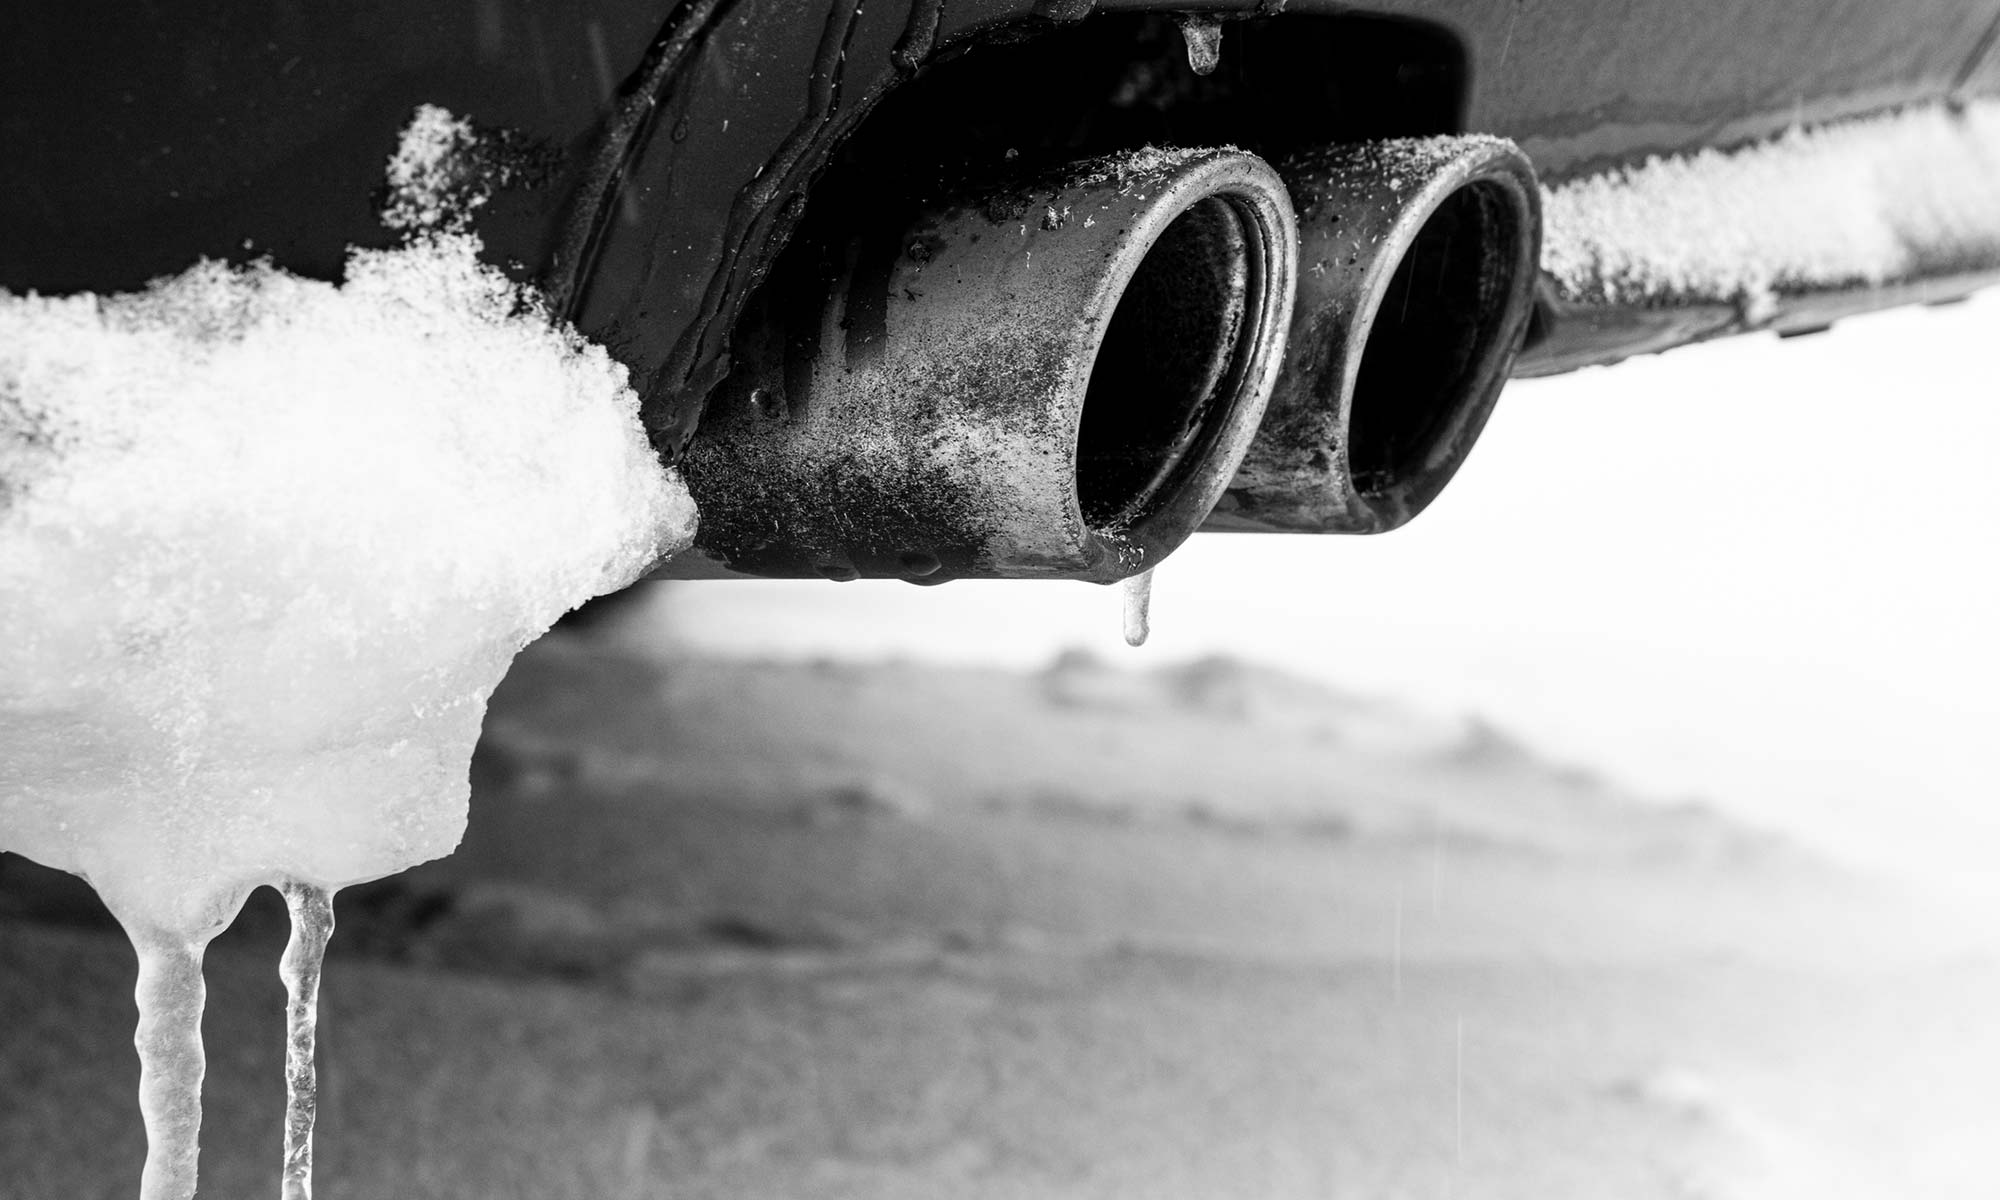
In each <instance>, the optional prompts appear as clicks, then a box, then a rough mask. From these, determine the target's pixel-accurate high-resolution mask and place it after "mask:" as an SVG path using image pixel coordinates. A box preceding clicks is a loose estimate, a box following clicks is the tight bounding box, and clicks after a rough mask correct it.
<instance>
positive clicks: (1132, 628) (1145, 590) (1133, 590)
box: [1118, 567, 1153, 646]
mask: <svg viewBox="0 0 2000 1200" xmlns="http://www.w3.org/2000/svg"><path fill="white" fill-rule="evenodd" d="M1118 586H1119V587H1120V588H1122V589H1123V590H1124V592H1125V644H1126V645H1128V646H1143V645H1145V644H1146V638H1147V637H1148V636H1150V635H1151V634H1152V632H1153V616H1152V609H1153V569H1152V568H1151V567H1148V568H1147V569H1146V570H1144V571H1141V572H1139V573H1138V574H1137V575H1134V576H1132V577H1131V578H1129V579H1127V580H1126V581H1125V582H1123V583H1121V584H1119V585H1118Z"/></svg>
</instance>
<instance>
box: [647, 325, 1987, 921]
mask: <svg viewBox="0 0 2000 1200" xmlns="http://www.w3.org/2000/svg"><path fill="white" fill-rule="evenodd" d="M1996 347H2000V295H1988V296H1985V297H1982V298H1980V299H1976V300H1975V301H1973V302H1972V303H1969V304H1965V305H1959V306H1955V307H1952V308H1945V309H1914V310H1902V311H1898V312H1892V313H1887V314H1882V315H1878V316H1873V317H1868V318H1863V319H1857V320H1853V321H1849V322H1845V323H1843V324H1842V325H1840V326H1839V327H1837V328H1836V329H1835V330H1834V331H1832V332H1831V333H1829V334H1825V335H1821V336H1818V337H1813V338H1805V339H1798V340H1793V341H1786V342H1779V341H1777V340H1775V339H1773V338H1770V337H1753V338H1737V339H1731V340H1727V341H1723V342H1718V343H1713V344H1710V345H1706V346H1698V347H1692V348H1689V349H1685V350H1680V351H1676V352H1674V353H1672V354H1669V355H1665V356H1662V357H1658V358H1651V359H1644V360H1638V361H1633V362H1628V363H1625V364H1622V365H1620V366H1618V367H1616V368H1612V369H1608V370H1602V369H1600V370H1590V371H1585V372H1581V373H1578V374H1574V375H1569V376H1565V377H1561V378H1557V379H1552V380H1542V381H1529V382H1520V383H1515V384H1513V385H1512V386H1511V387H1510V388H1509V389H1508V391H1507V393H1506V395H1505V397H1504V398H1503V401H1502V403H1501V405H1500V408H1499V411H1498V412H1497V414H1496V415H1495V416H1494V418H1493V421H1492V423H1491V425H1490V426H1489V427H1488V431H1487V433H1486V436H1485V437H1484V439H1483V440H1482V441H1481V443H1480V445H1479V447H1478V449H1477V451H1476V452H1475V453H1474V454H1473V456H1472V459H1471V461H1470V462H1469V463H1468V464H1467V465H1466V467H1465V469H1464V470H1463V471H1462V472H1461V473H1460V475H1459V477H1458V479H1457V480H1456V481H1455V482H1454V483H1453V485H1452V486H1451V488H1450V489H1449V490H1447V491H1446V493H1445V494H1444V496H1443V497H1442V498H1441V499H1440V500H1439V501H1438V502H1437V503H1436V504H1435V505H1434V506H1433V507H1432V509H1431V510H1430V511H1429V512H1428V513H1426V514H1425V515H1424V516H1423V517H1421V518H1420V519H1418V520H1417V521H1416V522H1415V523H1414V524H1413V525H1411V526H1409V527H1408V528H1406V529H1404V530H1401V531H1399V532H1397V533H1395V534H1393V535H1389V536H1386V537H1376V538H1304V537H1268V536H1243V535H1236V536H1232V535H1205V536H1200V537H1197V538H1195V539H1194V540H1193V541H1192V542H1191V543H1189V544H1188V545H1187V546H1185V547H1183V548H1182V549H1181V550H1180V551H1179V552H1178V553H1176V554H1175V555H1174V556H1173V557H1172V558H1171V559H1169V560H1168V561H1167V562H1166V564H1165V565H1164V566H1163V567H1162V568H1161V569H1160V571H1159V574H1158V584H1157V587H1156V590H1155V596H1154V612H1153V617H1154V620H1153V631H1154V636H1153V641H1152V643H1151V644H1149V645H1148V646H1147V647H1146V648H1144V649H1143V650H1138V651H1131V650H1126V649H1125V647H1124V646H1123V644H1122V642H1121V641H1120V640H1119V605H1118V596H1117V594H1116V592H1115V591H1113V590H1110V589H1100V588H1095V587H1092V586H1090V585H1084V584H1047V583H1027V584H1013V583H1000V584H981V583H958V584H952V585H949V586H947V587H943V588H915V587H910V586H908V585H905V584H900V583H855V584H845V585H834V584H826V583H796V584H793V583H716V584H693V585H684V586H680V587H677V588H674V589H673V591H672V592H671V593H669V594H668V595H666V596H663V597H662V599H663V600H664V601H665V602H666V608H667V609H668V611H669V612H671V613H672V614H673V617H674V625H675V627H676V629H677V631H678V632H679V634H680V636H682V637H684V638H687V639H689V640H692V641H695V642H697V643H700V644H705V645H708V646H713V647H719V648H728V649H733V650H743V651H750V652H758V653H808V654H839V655H856V656H862V657H873V656H877V655H882V654H891V653H894V654H908V655H915V656H924V657H934V658H941V659H950V660H957V661H985V662H994V661H997V662H1015V663H1021V662H1026V663H1039V662H1041V661H1044V660H1046V659H1047V658H1048V656H1049V655H1051V654H1052V653H1054V652H1055V651H1056V650H1057V649H1058V648H1060V647H1063V646H1067V645H1088V646H1092V647H1096V648H1099V649H1101V650H1102V651H1103V652H1104V653H1105V654H1107V655H1120V656H1123V658H1124V660H1125V661H1129V662H1132V663H1134V664H1135V665H1136V664H1144V663H1147V662H1154V663H1157V662H1161V661H1165V660H1168V659H1173V658H1180V657H1186V656H1189V655H1193V654H1197V653H1202V652H1206V651H1211V650H1223V651H1229V652H1232V653H1237V654H1241V655H1245V656H1248V657H1253V658H1257V659H1262V660H1267V661H1272V662H1277V663H1281V664H1285V665H1288V666H1290V667H1292V668H1293V669H1295V670H1299V671H1303V672H1309V673H1312V674H1316V675H1320V676H1324V677H1326V678H1329V679H1331V680H1333V681H1334V682H1336V683H1339V684H1342V685H1344V686H1347V687H1350V688H1355V689H1361V690H1369V691H1379V692H1386V693H1392V694H1395V695H1398V696H1401V697H1404V698H1405V699H1408V700H1411V701H1415V702H1417V703H1419V704H1424V705H1428V706H1430V707H1434V708H1440V709H1446V710H1471V709H1476V710H1478V711H1480V712H1483V713H1485V714H1487V715H1488V716H1490V717H1491V718H1493V719H1494V720H1496V721H1498V722H1499V723H1501V724H1503V725H1506V726H1510V727H1512V728H1515V729H1517V730H1520V731H1521V732H1523V733H1524V734H1526V735H1528V736H1529V737H1530V739H1531V740H1533V741H1535V742H1536V743H1538V744H1540V745H1541V746H1543V747H1544V748H1546V749H1547V750H1549V751H1551V752H1553V753H1554V754H1555V755H1557V756H1559V757H1563V758H1566V759H1569V760H1572V761H1577V762H1582V763H1587V764H1590V765H1593V766H1597V767H1600V768H1602V769H1605V770H1608V771H1609V772H1610V773H1612V774H1614V775H1617V776H1619V777H1620V778H1622V779H1623V780H1625V781H1626V782H1628V783H1630V784H1631V785H1633V786H1635V787H1638V788H1641V789H1644V790H1647V791H1650V792H1657V793H1660V794H1662V795H1666V796H1684V795H1699V796H1701V797H1704V798H1706V799H1709V800H1711V801H1713V802H1715V803H1717V804H1719V805H1721V806H1723V807H1725V808H1728V809H1730V810H1732V811H1735V812H1738V813H1741V814H1744V815H1746V816H1748V817H1751V818H1752V819H1755V820H1758V821H1761V822H1764V823H1767V824H1772V825H1777V826H1781V827H1784V828H1787V829H1791V830H1794V831H1796V832H1799V833H1802V834H1804V835H1806V836H1808V837H1811V838H1813V839H1816V840H1817V841H1818V842H1820V843H1821V844H1822V845H1823V846H1826V847H1827V848H1830V849H1833V850H1835V851H1837V852H1844V853H1846V854H1848V855H1850V856H1853V857H1859V858H1863V859H1869V860H1875V861H1880V862H1886V863H1889V864H1893V865H1898V866H1901V867H1904V868H1911V869H1915V870H1917V871H1919V872H1921V873H1923V874H1924V875H1926V876H1927V877H1929V878H1931V879H1932V880H1933V881H1936V882H1942V883H1948V884H1953V885H1959V886H1970V887H1973V888H1977V889H1978V890H1980V891H1982V892H1987V891H1991V892H1992V893H1994V894H1996V895H2000V882H1992V883H1989V881H1988V877H1989V876H1993V877H1995V879H1996V880H2000V762H1996V754H1995V750H1994V747H1995V746H1996V745H2000V737H1996V733H1995V731H1996V729H2000V695H1996V682H2000V632H1996V630H1995V627H1994V624H1993V619H1994V614H1995V613H1996V611H2000V574H1996V570H1995V564H1994V554H1993V550H1992V546H1993V544H1994V535H1993V530H1994V529H1995V527H1996V524H2000V522H1996V518H2000V477H1996V472H1995V468H1994V460H1995V458H1996V456H2000V403H1996V401H2000V369H1996V365H1995V361H1994V357H1995V354H1996Z"/></svg>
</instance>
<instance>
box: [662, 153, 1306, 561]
mask: <svg viewBox="0 0 2000 1200" xmlns="http://www.w3.org/2000/svg"><path fill="white" fill-rule="evenodd" d="M891 233H892V235H893V236H891V237H888V238H852V239H850V240H849V241H848V242H847V243H846V244H845V245H844V249H843V250H842V251H841V253H840V254H839V255H836V256H834V258H833V260H832V265H831V266H830V268H829V269H828V270H827V271H826V275H827V276H829V277H830V278H828V279H827V280H826V282H825V283H824V285H823V288H818V287H816V288H815V289H814V290H818V291H820V293H821V294H820V295H818V296H816V297H812V298H810V300H809V303H808V305H807V310H806V315H805V317H804V318H803V319H800V320H796V321H794V322H792V323H791V324H790V326H789V327H788V328H787V330H786V331H785V332H784V333H783V334H782V340H783V342H784V343H785V344H784V347H783V350H782V352H771V351H769V350H767V351H766V352H764V353H763V354H762V355H761V359H762V365H761V366H760V365H757V364H758V361H759V358H760V355H759V353H758V352H757V351H756V349H755V348H754V347H750V348H748V349H747V351H746V353H743V354H740V355H739V360H741V362H742V363H745V364H748V365H747V366H739V370H738V372H737V376H736V377H733V379H732V382H731V383H730V384H729V385H725V387H724V388H722V389H721V390H719V391H718V393H717V394H716V395H715V396H713V397H712V398H711V401H710V407H709V411H708V412H707V413H706V414H704V416H703V419H702V423H701V426H700V428H699V429H698V431H697V433H696V435H695V437H694V438H693V440H692V441H691V442H690V444H689V447H688V450H687V454H686V456H685V458H684V460H683V469H684V471H685V473H686V478H687V481H688V485H689V487H690V488H691V489H692V490H693V492H694V495H695V502H696V504H697V505H698V506H699V508H700V511H701V514H702V527H701V533H700V535H699V538H698V540H697V552H696V553H692V554H684V555H681V556H678V557H677V558H676V559H675V560H674V563H673V564H672V565H670V566H669V568H668V572H667V573H668V575H669V577H676V578H692V577H703V576H710V577H712V576H715V575H756V576H766V577H779V578H807V577H814V576H819V577H825V578H829V579H855V578H863V577H867V578H903V579H909V580H912V581H915V582H922V583H936V582H943V581H945V580H949V579H962V578H988V579H992V578H1044V579H1087V580H1093V581H1097V582H1104V583H1109V582H1113V581H1116V580H1119V579H1122V578H1125V577H1127V576H1130V575H1134V574H1137V573H1138V572H1140V571H1143V570H1145V569H1147V568H1149V567H1151V566H1152V565H1154V564H1155V563H1157V562H1158V561H1159V560H1160V559H1161V558H1162V557H1164V556H1165V555H1166V554H1167V553H1168V552H1170V551H1171V550H1173V549H1174V548H1175V547H1176V546H1178V545H1179V544H1180V543H1181V542H1182V541H1183V540H1185V539H1186V538H1187V536H1188V535H1189V534H1190V533H1192V532H1193V531H1194V530H1195V529H1196V527H1198V526H1199V525H1200V524H1201V522H1202V520H1203V519H1204V518H1205V517H1206V516H1207V515H1208V513H1209V511H1210V510H1211V508H1212V507H1213V506H1214V504H1215V502H1216V500H1217V498H1218V497H1220V496H1221V495H1222V492H1223V489H1224V488H1225V487H1227V486H1228V485H1229V481H1230V480H1231V478H1233V477H1234V475H1235V472H1236V469H1237V466H1238V464H1239V463H1240V461H1241V460H1242V456H1243V454H1244V452H1245V450H1246V449H1247V448H1248V446H1249V443H1250V439H1251V437H1252V436H1253V434H1254V433H1255V431H1256V428H1257V423H1258V419H1259V418H1260V416H1261V415H1262V413H1263V410H1264V405H1265V402H1266V400H1267V398H1268V397H1269V395H1270V390H1271V387H1272V384H1273V383H1274V381H1275V380H1276V378H1277V374H1278V367H1279V364H1280V362H1281V360H1282V356H1283V351H1284V342H1285V336H1286V332H1287V330H1288V329H1289V327H1290V324H1291V311H1292V297H1293V293H1294V289H1295V278H1294V275H1295V270H1296V261H1297V260H1296V242H1297V235H1296V230H1295V226H1294V220H1293V215H1292V208H1291V204H1290V202H1289V200H1288V198H1287V195H1286V192H1285V189H1284V186H1283V184H1282V182H1281V181H1280V180H1279V178H1278V176H1277V174H1276V172H1274V171H1273V170H1272V169H1271V168H1270V167H1269V166H1268V165H1267V164H1266V163H1265V162H1264V161H1263V160H1262V159H1259V158H1257V157H1255V156H1254V155H1250V154H1245V153H1242V152H1239V151H1235V150H1217V149H1208V150H1168V151H1163V150H1146V151H1140V152H1136V153H1131V154H1124V155H1117V156H1113V157H1110V158H1105V159H1096V160H1091V161H1088V162H1084V163H1080V164H1075V165H1073V166H1071V167H1069V168H1067V169H1065V170H1064V171H1062V172H1061V173H1059V174H1058V175H1057V176H1056V177H1054V178H1052V179H1049V180H1044V181H1040V182H1036V183H1032V184H1025V185H1023V186H1020V187H1008V188H1003V189H998V190H995V191H989V192H987V193H985V194H983V195H981V196H980V197H978V198H977V199H976V200H972V201H965V200H960V201H955V202H946V203H942V204H936V205H931V206H928V207H925V208H922V209H920V210H919V211H918V215H917V216H916V217H915V219H914V220H911V221H908V222H898V223H897V224H896V225H895V226H894V227H893V228H892V230H891ZM871 247H874V248H872V249H871ZM883 247H886V249H883ZM776 338H777V335H771V336H770V337H769V338H767V340H776Z"/></svg>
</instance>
